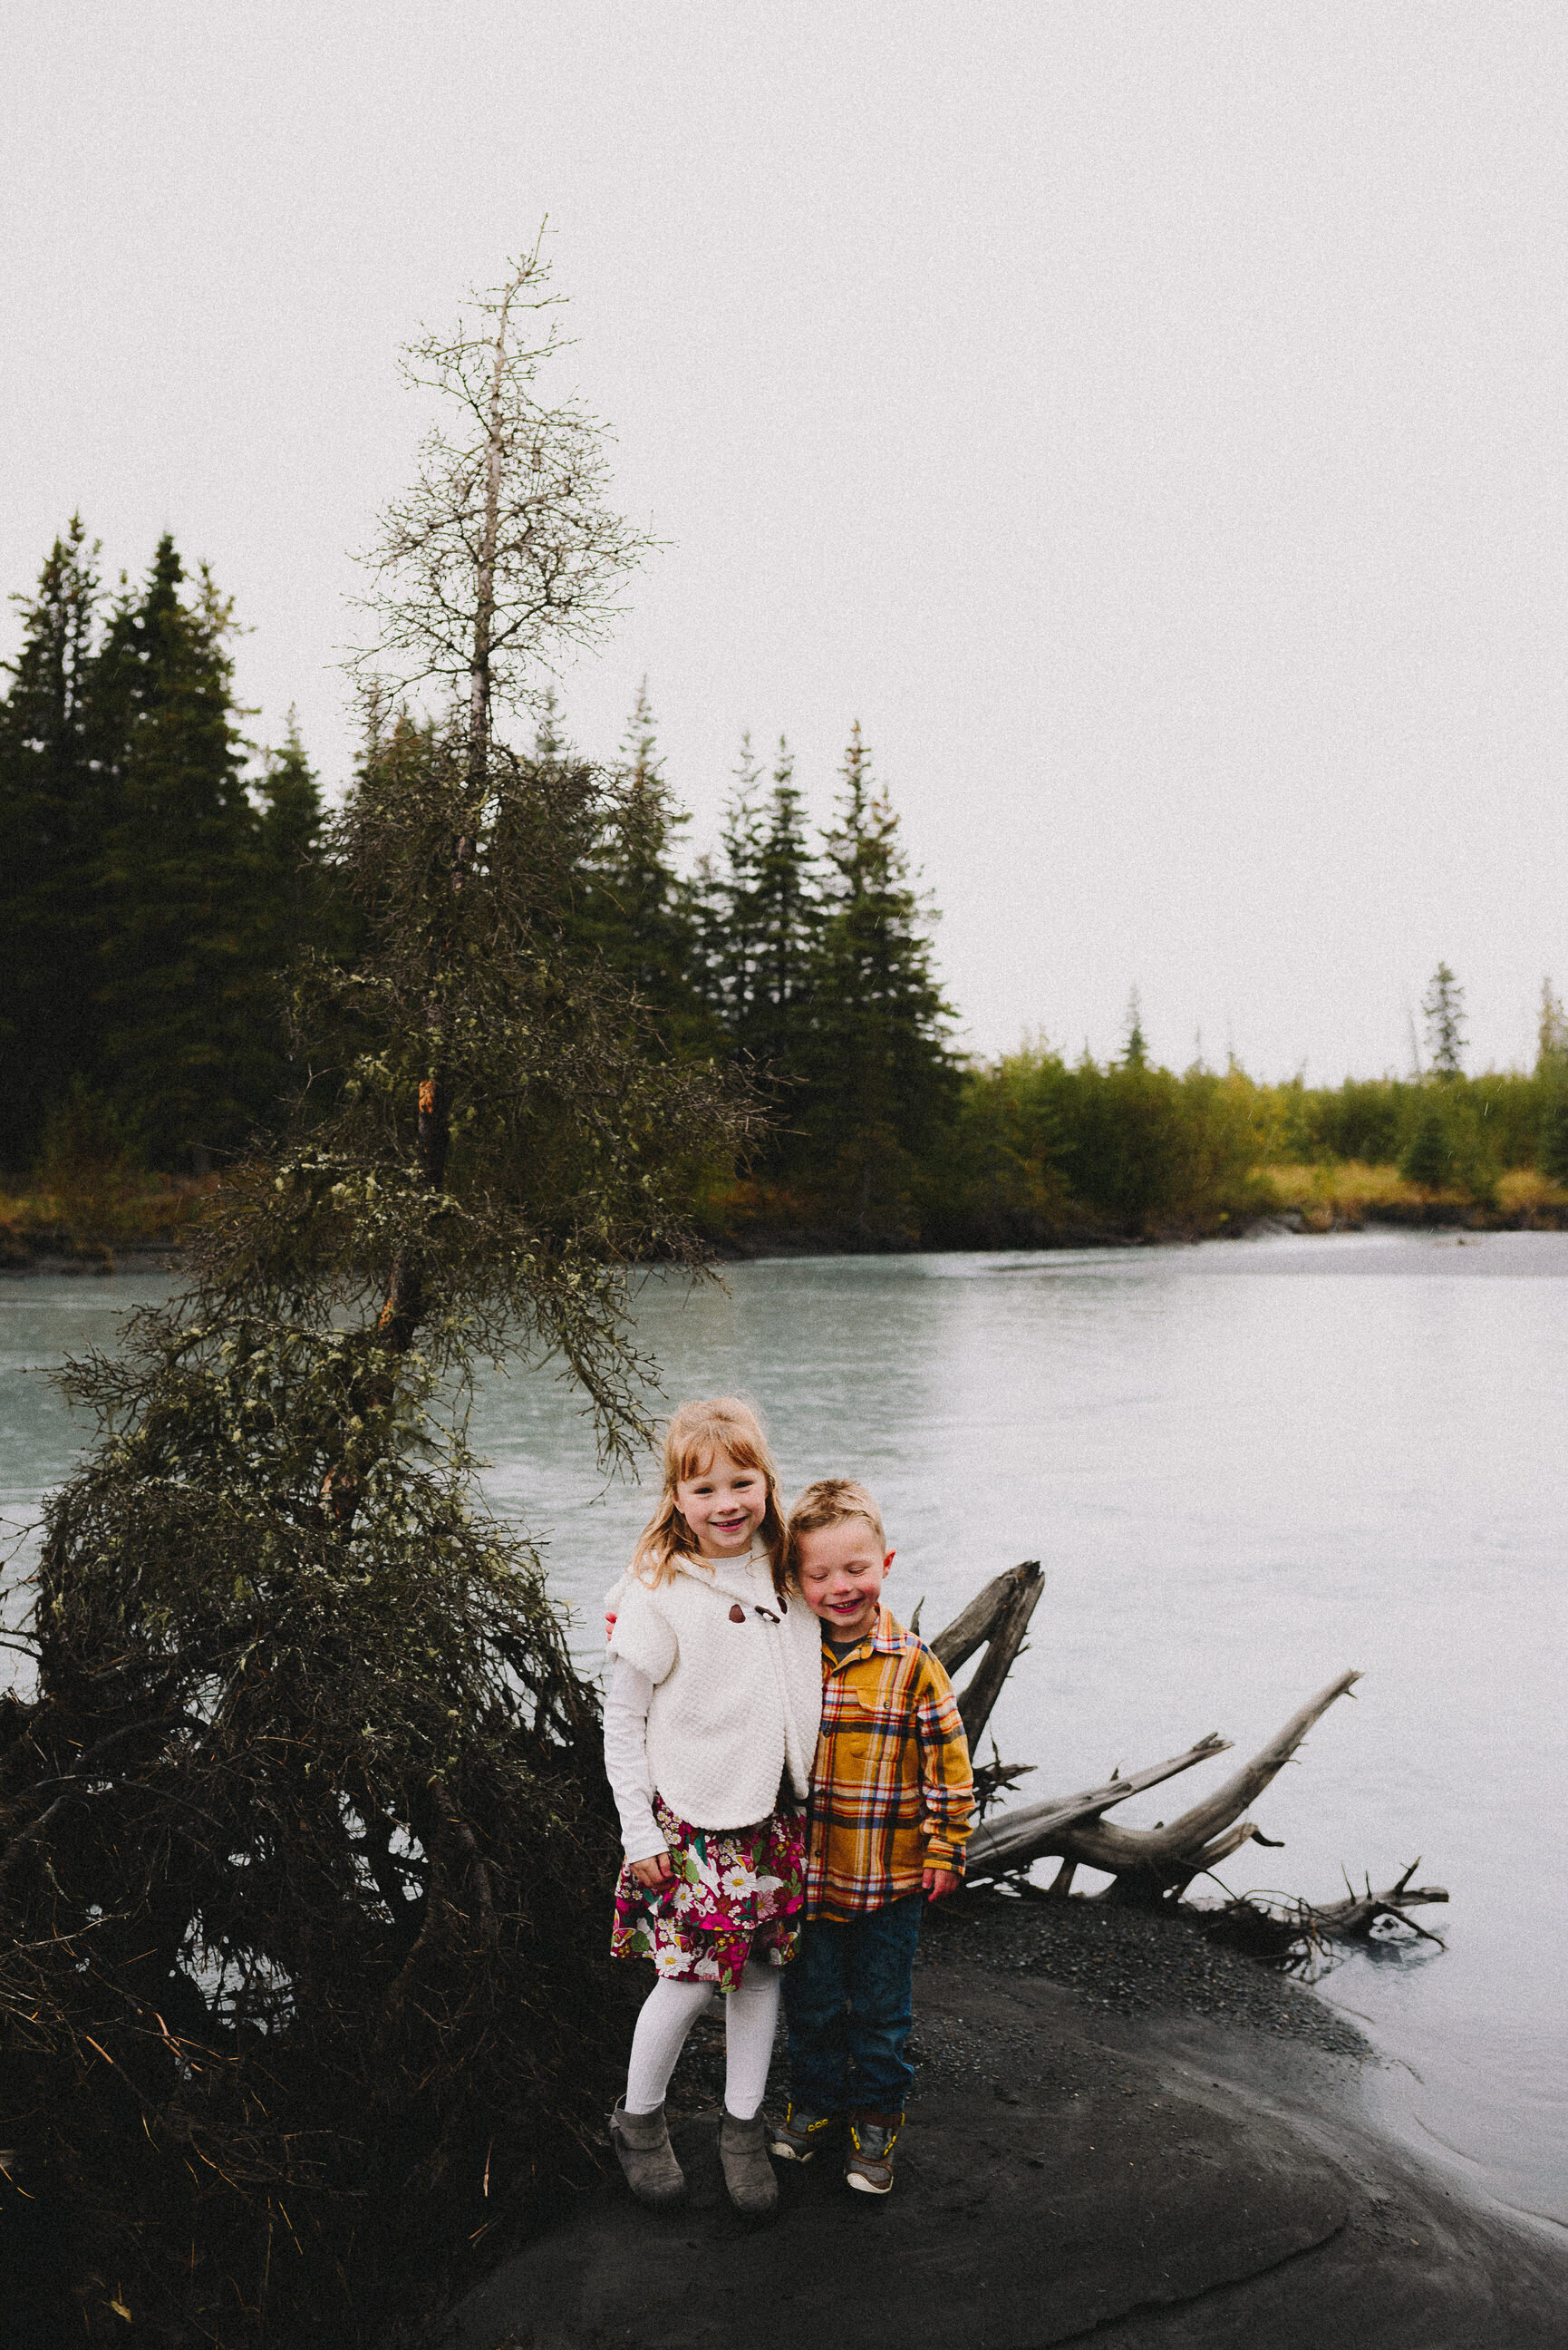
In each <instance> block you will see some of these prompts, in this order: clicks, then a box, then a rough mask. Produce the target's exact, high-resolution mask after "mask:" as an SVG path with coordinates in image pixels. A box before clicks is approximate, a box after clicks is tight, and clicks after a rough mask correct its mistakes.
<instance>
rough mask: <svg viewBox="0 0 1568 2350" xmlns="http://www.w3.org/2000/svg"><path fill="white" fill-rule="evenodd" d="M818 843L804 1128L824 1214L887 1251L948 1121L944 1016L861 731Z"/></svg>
mask: <svg viewBox="0 0 1568 2350" xmlns="http://www.w3.org/2000/svg"><path fill="white" fill-rule="evenodd" d="M824 846H825V850H826V862H827V867H828V878H827V885H826V890H825V893H824V919H823V925H822V932H821V937H820V941H819V943H818V947H817V951H816V955H815V972H814V975H813V990H812V993H813V1008H812V1021H811V1029H810V1045H809V1050H808V1054H807V1056H806V1075H807V1078H808V1086H809V1095H808V1099H807V1101H806V1103H805V1106H804V1111H803V1116H802V1119H801V1124H802V1126H803V1128H805V1133H806V1135H807V1137H808V1139H809V1143H810V1148H811V1153H812V1158H813V1160H814V1162H815V1173H816V1176H817V1180H818V1181H819V1183H820V1184H821V1186H822V1188H823V1191H824V1194H825V1204H826V1206H827V1209H828V1212H829V1213H830V1214H831V1215H832V1216H833V1217H834V1218H835V1220H836V1222H838V1223H839V1224H840V1225H841V1227H843V1228H844V1229H845V1230H846V1231H847V1232H849V1233H851V1234H853V1235H854V1236H855V1237H857V1239H859V1240H860V1241H861V1242H863V1243H866V1244H867V1245H870V1246H886V1245H890V1244H897V1243H900V1242H905V1241H908V1240H909V1239H911V1238H913V1237H915V1236H916V1235H917V1233H918V1231H919V1221H920V1214H921V1204H920V1199H919V1192H920V1188H921V1187H920V1177H921V1171H922V1162H924V1161H927V1160H929V1157H930V1155H931V1154H932V1153H933V1152H934V1151H935V1150H936V1149H937V1148H938V1146H939V1144H940V1140H941V1139H943V1137H944V1135H945V1130H946V1128H947V1127H948V1125H949V1124H950V1120H951V1117H952V1114H953V1109H954V1106H955V1102H956V1097H957V1089H958V1077H957V1071H956V1067H955V1065H954V1062H953V1059H952V1056H951V1055H950V1051H949V1048H948V1045H947V1041H946V1035H947V1029H948V1026H949V1024H950V1022H951V1020H952V1017H953V1014H952V1013H951V1011H950V1008H949V1006H948V1004H947V1003H946V1002H945V1000H944V998H943V996H942V993H941V989H940V985H939V984H938V982H937V979H936V975H935V972H934V970H933V967H932V949H931V942H930V937H929V926H930V922H931V920H932V914H931V910H930V909H929V904H928V903H927V902H926V901H925V900H923V899H921V897H920V896H919V892H918V891H917V890H916V889H914V888H913V887H912V885H911V881H910V877H909V860H908V858H907V857H906V855H905V852H904V848H903V844H902V842H901V840H900V838H899V834H898V816H896V814H895V813H894V810H893V806H892V804H891V802H890V800H889V799H888V795H887V793H886V792H885V791H883V790H881V789H879V788H878V786H877V784H876V783H875V781H874V779H873V776H872V772H871V754H870V752H869V750H868V748H867V745H866V743H864V742H863V741H862V739H861V733H860V728H859V726H858V724H857V725H856V726H855V727H854V728H853V729H852V730H851V733H850V737H849V743H848V746H847V748H846V752H845V757H844V765H843V768H842V770H841V788H840V792H839V795H838V801H837V805H836V813H835V820H834V823H833V825H832V827H831V828H830V829H829V831H828V832H827V834H826V837H825V843H824Z"/></svg>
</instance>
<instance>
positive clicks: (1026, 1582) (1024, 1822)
mask: <svg viewBox="0 0 1568 2350" xmlns="http://www.w3.org/2000/svg"><path fill="white" fill-rule="evenodd" d="M1041 1587H1042V1576H1041V1568H1040V1563H1039V1561H1038V1560H1037V1559H1026V1560H1024V1562H1023V1565H1019V1566H1015V1567H1011V1568H1009V1570H1008V1571H1007V1573H1006V1574H1004V1575H997V1576H995V1577H994V1578H993V1580H992V1582H990V1583H988V1584H987V1585H986V1586H985V1587H984V1589H983V1590H982V1591H981V1592H979V1593H978V1594H977V1595H976V1596H975V1597H974V1598H973V1599H971V1602H970V1604H969V1606H968V1607H965V1608H964V1609H963V1610H962V1611H961V1614H959V1615H958V1616H955V1617H954V1618H953V1620H952V1622H951V1623H950V1625H949V1626H948V1627H947V1628H946V1629H945V1630H944V1631H942V1632H939V1633H938V1634H937V1636H936V1638H934V1639H933V1640H932V1642H931V1644H930V1645H931V1648H932V1650H933V1652H934V1654H935V1655H936V1656H937V1658H938V1659H940V1662H941V1663H942V1665H943V1666H944V1667H945V1668H946V1669H947V1670H948V1671H949V1672H950V1673H957V1672H958V1671H959V1670H960V1669H961V1667H962V1666H963V1665H965V1664H966V1663H967V1662H968V1661H969V1659H970V1658H971V1657H972V1656H974V1655H976V1654H977V1653H978V1652H979V1651H981V1650H982V1649H983V1651H984V1654H983V1655H982V1656H981V1662H980V1664H979V1666H978V1668H977V1669H976V1670H975V1672H974V1673H973V1675H972V1676H971V1679H970V1681H969V1683H968V1685H967V1687H966V1688H965V1689H964V1690H963V1691H962V1692H961V1696H960V1698H959V1712H960V1714H961V1716H962V1718H963V1725H964V1729H965V1731H966V1732H967V1733H968V1737H969V1742H970V1747H971V1752H972V1751H973V1750H974V1749H975V1748H976V1747H977V1746H978V1744H979V1742H980V1736H981V1731H982V1730H983V1729H984V1728H985V1726H986V1724H987V1722H988V1721H990V1719H991V1715H992V1710H993V1709H994V1707H995V1704H996V1700H997V1699H998V1697H999V1696H1000V1695H1001V1693H1002V1683H1003V1682H1004V1680H1005V1679H1006V1678H1007V1675H1008V1673H1009V1671H1010V1670H1011V1669H1012V1665H1013V1662H1014V1660H1015V1659H1017V1658H1018V1656H1019V1655H1020V1654H1021V1653H1022V1652H1023V1646H1024V1637H1023V1636H1024V1634H1025V1632H1026V1631H1027V1629H1028V1627H1029V1622H1030V1618H1031V1617H1033V1613H1034V1609H1035V1607H1036V1606H1037V1605H1038V1604H1039V1599H1040V1594H1041ZM1360 1678H1361V1676H1360V1674H1359V1673H1358V1672H1355V1671H1348V1672H1343V1673H1340V1674H1339V1675H1337V1676H1336V1678H1335V1679H1334V1680H1332V1681H1330V1682H1328V1684H1327V1685H1326V1687H1324V1688H1323V1689H1321V1690H1318V1691H1317V1693H1316V1695H1315V1696H1314V1697H1310V1698H1309V1699H1308V1700H1307V1701H1306V1703H1305V1704H1304V1705H1303V1706H1301V1707H1300V1708H1299V1709H1298V1710H1297V1711H1296V1712H1294V1713H1293V1714H1292V1716H1291V1718H1290V1720H1289V1721H1287V1722H1286V1723H1285V1724H1284V1726H1283V1728H1282V1729H1281V1730H1280V1731H1277V1732H1276V1733H1275V1735H1274V1736H1273V1737H1272V1738H1271V1739H1270V1740H1269V1742H1268V1743H1267V1745H1266V1746H1263V1747H1262V1748H1261V1749H1260V1750H1259V1752H1257V1753H1256V1754H1254V1755H1253V1757H1252V1759H1251V1762H1250V1763H1243V1764H1242V1766H1241V1769H1240V1770H1239V1771H1234V1772H1232V1773H1231V1776H1230V1777H1229V1778H1228V1779H1227V1780H1225V1781H1224V1783H1222V1784H1221V1785H1220V1786H1219V1787H1217V1788H1216V1789H1215V1791H1214V1793H1213V1794H1210V1795H1207V1796H1205V1797H1204V1799H1203V1801H1202V1802H1201V1803H1198V1804H1193V1805H1192V1806H1191V1807H1190V1808H1189V1810H1187V1811H1185V1812H1183V1813H1181V1814H1179V1817H1177V1818H1176V1819H1173V1820H1170V1821H1168V1822H1162V1823H1161V1824H1160V1825H1158V1826H1156V1827H1152V1828H1127V1827H1122V1826H1120V1825H1116V1823H1115V1822H1112V1821H1110V1820H1108V1819H1107V1818H1106V1814H1107V1813H1108V1812H1110V1811H1112V1810H1113V1809H1114V1808H1115V1807H1116V1805H1117V1804H1125V1803H1126V1802H1127V1799H1128V1798H1129V1796H1132V1795H1138V1794H1143V1793H1144V1792H1145V1790H1146V1789H1147V1788H1149V1787H1156V1786H1158V1785H1159V1783H1160V1782H1161V1781H1162V1780H1165V1779H1174V1778H1176V1777H1178V1776H1179V1773H1182V1772H1183V1771H1189V1770H1191V1769H1192V1767H1193V1766H1194V1764H1195V1763H1207V1762H1210V1761H1211V1760H1212V1759H1213V1757H1214V1756H1215V1755H1217V1754H1223V1753H1226V1752H1229V1750H1230V1747H1231V1740H1230V1739H1228V1738H1221V1737H1220V1735H1219V1734H1218V1732H1216V1731H1210V1733H1209V1734H1208V1736H1206V1737H1204V1738H1200V1739H1199V1740H1198V1742H1197V1743H1196V1744H1195V1745H1192V1746H1189V1747H1188V1748H1187V1749H1186V1751H1185V1752H1182V1753H1180V1754H1173V1755H1171V1756H1170V1757H1169V1758H1168V1760H1167V1761H1166V1762H1163V1763H1149V1764H1147V1765H1146V1766H1145V1768H1143V1769H1142V1770H1139V1771H1134V1772H1131V1773H1127V1774H1125V1775H1124V1773H1121V1772H1120V1771H1116V1772H1114V1773H1112V1775H1111V1777H1110V1778H1109V1779H1108V1780H1107V1781H1106V1782H1105V1783H1104V1784H1103V1785H1101V1786H1098V1787H1086V1788H1084V1789H1083V1790H1082V1791H1081V1792H1080V1793H1079V1794H1073V1795H1050V1796H1046V1797H1044V1799H1043V1800H1041V1801H1038V1802H1035V1803H1030V1804H1018V1805H1016V1806H1013V1807H1010V1808H1009V1809H1008V1810H1007V1811H1005V1812H1003V1813H1002V1814H1001V1815H1000V1816H998V1817H996V1818H985V1817H982V1820H981V1825H980V1826H979V1828H978V1829H977V1830H976V1832H975V1835H974V1836H973V1838H972V1839H971V1844H970V1847H969V1865H968V1875H969V1878H970V1881H971V1883H973V1882H976V1881H985V1880H987V1879H991V1880H996V1879H1001V1878H1006V1877H1022V1876H1023V1875H1024V1873H1025V1872H1026V1871H1027V1870H1028V1869H1030V1868H1032V1867H1033V1865H1034V1864H1035V1862H1037V1861H1041V1860H1048V1859H1055V1860H1059V1861H1060V1863H1061V1866H1060V1867H1059V1869H1058V1870H1057V1872H1056V1875H1055V1877H1054V1879H1053V1882H1052V1885H1051V1887H1050V1890H1051V1891H1052V1893H1054V1894H1057V1895H1064V1894H1066V1893H1067V1892H1068V1891H1069V1890H1070V1889H1071V1887H1072V1884H1073V1879H1074V1877H1075V1874H1076V1872H1077V1871H1078V1869H1079V1868H1080V1867H1087V1868H1093V1869H1097V1870H1100V1871H1102V1872H1103V1873H1104V1874H1105V1875H1106V1876H1107V1877H1109V1878H1110V1883H1109V1885H1108V1886H1107V1887H1106V1888H1105V1890H1104V1892H1103V1893H1101V1894H1100V1895H1099V1896H1098V1897H1097V1898H1099V1899H1101V1900H1105V1901H1111V1902H1123V1903H1134V1904H1140V1905H1143V1906H1146V1907H1147V1906H1151V1905H1154V1904H1158V1903H1161V1902H1165V1901H1173V1900H1179V1899H1180V1898H1181V1897H1182V1895H1183V1894H1184V1893H1185V1892H1186V1890H1187V1888H1188V1887H1189V1885H1190V1884H1191V1883H1192V1882H1193V1880H1194V1879H1195V1878H1197V1877H1203V1876H1206V1875H1209V1874H1210V1873H1211V1872H1212V1871H1213V1870H1214V1869H1215V1868H1217V1867H1218V1866H1219V1865H1220V1862H1221V1861H1222V1860H1225V1859H1226V1858H1228V1857H1229V1856H1230V1855H1231V1853H1233V1852H1237V1851H1239V1850H1240V1849H1241V1846H1243V1845H1245V1844H1248V1843H1251V1842H1256V1843H1259V1844H1262V1845H1267V1844H1268V1843H1269V1842H1270V1838H1268V1837H1267V1836H1265V1835H1263V1834H1262V1830H1261V1829H1260V1827H1259V1826H1258V1825H1257V1823H1256V1821H1255V1820H1252V1819H1250V1818H1249V1817H1248V1816H1247V1814H1248V1812H1249V1809H1250V1807H1251V1804H1253V1803H1254V1802H1255V1801H1256V1799H1257V1798H1258V1796H1260V1795H1261V1794H1262V1793H1263V1791H1264V1789H1265V1788H1266V1787H1267V1786H1268V1785H1269V1784H1270V1783H1271V1782H1272V1780H1273V1779H1274V1777H1275V1776H1276V1774H1277V1773H1279V1772H1280V1771H1281V1769H1282V1767H1283V1765H1284V1764H1285V1763H1288V1762H1289V1761H1290V1759H1291V1757H1292V1755H1293V1754H1294V1753H1295V1752H1296V1750H1297V1748H1298V1747H1299V1746H1300V1745H1301V1743H1302V1741H1303V1739H1304V1738H1305V1736H1306V1734H1307V1732H1308V1731H1309V1730H1311V1729H1312V1728H1313V1726H1314V1723H1315V1722H1318V1721H1321V1720H1322V1718H1323V1716H1324V1714H1325V1713H1326V1712H1327V1711H1328V1710H1329V1708H1330V1706H1331V1705H1333V1704H1334V1702H1335V1700H1337V1699H1339V1698H1342V1697H1345V1696H1347V1695H1348V1694H1349V1692H1350V1690H1352V1689H1353V1688H1354V1687H1355V1683H1356V1682H1357V1681H1358V1680H1359V1679H1360ZM993 1743H994V1742H993ZM1034 1767H1035V1766H1034V1765H1033V1763H1022V1764H1019V1763H1012V1764H1009V1763H1002V1762H1001V1761H1000V1759H999V1760H998V1761H996V1762H994V1763H989V1764H987V1763H981V1764H980V1765H978V1767H977V1769H976V1772H975V1779H976V1783H977V1787H978V1789H979V1792H980V1796H981V1806H982V1811H986V1810H989V1807H990V1804H991V1803H992V1801H993V1800H994V1798H995V1796H996V1795H997V1794H999V1793H1000V1792H1001V1791H1002V1789H1003V1788H1005V1787H1010V1786H1012V1785H1013V1784H1014V1783H1016V1781H1017V1780H1018V1779H1020V1778H1021V1777H1023V1775H1024V1773H1026V1772H1030V1771H1033V1768H1034ZM1418 1866H1420V1864H1419V1862H1418V1861H1417V1862H1413V1863H1412V1864H1411V1866H1410V1867H1408V1868H1407V1870H1406V1871H1405V1873H1404V1875H1403V1876H1402V1877H1400V1878H1399V1880H1398V1882H1397V1884H1396V1885H1393V1886H1391V1887H1389V1888H1388V1890H1387V1891H1386V1892H1385V1893H1378V1894H1375V1893H1374V1892H1373V1890H1372V1887H1371V1883H1370V1880H1368V1882H1367V1885H1366V1891H1365V1893H1363V1894H1360V1895H1357V1894H1355V1892H1354V1891H1352V1893H1351V1895H1350V1898H1348V1899H1347V1900H1345V1901H1339V1902H1334V1903H1331V1904H1329V1905H1328V1906H1327V1907H1325V1908H1309V1906H1308V1905H1306V1904H1305V1903H1303V1902H1299V1901H1291V1902H1285V1901H1282V1902H1279V1903H1277V1904H1276V1905H1275V1911H1276V1912H1277V1915H1275V1916H1274V1917H1273V1922H1274V1923H1276V1924H1277V1926H1278V1928H1279V1929H1280V1932H1281V1934H1282V1935H1285V1936H1286V1937H1287V1938H1288V1939H1300V1938H1301V1937H1302V1936H1303V1935H1311V1936H1314V1937H1319V1938H1322V1937H1333V1938H1334V1939H1340V1940H1345V1939H1365V1938H1366V1936H1368V1935H1369V1934H1371V1932H1372V1931H1373V1929H1374V1928H1375V1927H1376V1926H1377V1925H1378V1924H1379V1923H1381V1922H1383V1921H1385V1920H1388V1919H1397V1920H1399V1921H1401V1922H1402V1923H1404V1924H1406V1925H1408V1926H1410V1927H1412V1928H1413V1929H1414V1930H1415V1931H1416V1932H1417V1933H1419V1934H1422V1935H1427V1934H1428V1929H1426V1928H1425V1927H1420V1926H1417V1925H1416V1921H1415V1920H1414V1919H1413V1918H1409V1917H1408V1916H1407V1911H1408V1910H1409V1908H1412V1907H1413V1906H1415V1905H1417V1904H1426V1903H1429V1902H1438V1901H1446V1900H1447V1899H1448V1898H1449V1897H1448V1894H1447V1893H1446V1892H1445V1891H1444V1889H1443V1887H1441V1886H1437V1885H1426V1886H1420V1885H1412V1883H1411V1878H1412V1877H1414V1875H1415V1872H1416V1869H1417V1867H1418ZM1428 1939H1432V1940H1436V1939H1437V1937H1436V1936H1435V1935H1428ZM1282 1946H1283V1945H1282Z"/></svg>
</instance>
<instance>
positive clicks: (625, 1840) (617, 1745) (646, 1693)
mask: <svg viewBox="0 0 1568 2350" xmlns="http://www.w3.org/2000/svg"><path fill="white" fill-rule="evenodd" d="M652 1702H653V1683H652V1681H651V1680H650V1679H649V1677H648V1675H647V1674H646V1673H645V1672H640V1671H639V1669H638V1668H637V1666H636V1665H634V1664H631V1663H630V1662H628V1659H626V1658H625V1657H612V1658H611V1659H610V1669H609V1682H608V1685H607V1688H606V1690H605V1770H606V1772H607V1773H608V1776H609V1783H610V1793H611V1794H612V1795H613V1796H614V1797H615V1807H616V1810H617V1811H618V1813H619V1814H620V1840H621V1843H622V1845H623V1846H625V1848H626V1856H627V1858H628V1860H656V1859H657V1858H658V1856H659V1854H660V1853H661V1852H664V1851H667V1850H668V1846H666V1844H665V1841H664V1832H663V1830H662V1829H661V1828H660V1826H659V1822H658V1821H657V1820H656V1819H655V1818H654V1816H653V1779H652V1776H651V1774H650V1773H649V1768H648V1709H649V1706H650V1705H651V1704H652Z"/></svg>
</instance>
